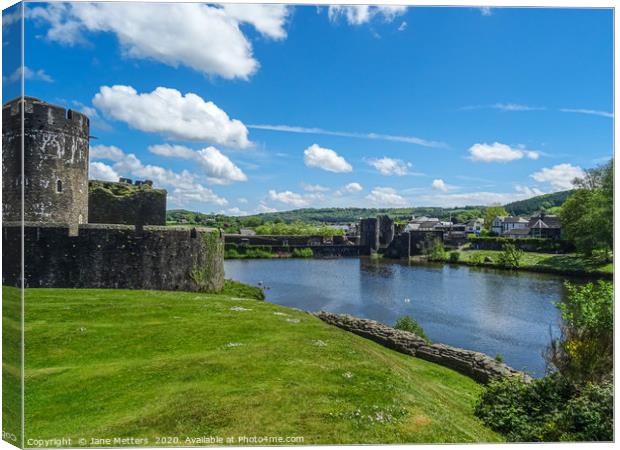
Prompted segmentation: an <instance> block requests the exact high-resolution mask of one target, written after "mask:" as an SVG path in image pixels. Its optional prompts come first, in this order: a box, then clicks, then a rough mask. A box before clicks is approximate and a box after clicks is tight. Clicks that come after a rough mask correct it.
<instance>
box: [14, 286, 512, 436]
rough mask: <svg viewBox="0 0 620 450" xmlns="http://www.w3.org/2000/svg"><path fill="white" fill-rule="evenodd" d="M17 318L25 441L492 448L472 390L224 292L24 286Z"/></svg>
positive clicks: (405, 359) (432, 369)
mask: <svg viewBox="0 0 620 450" xmlns="http://www.w3.org/2000/svg"><path fill="white" fill-rule="evenodd" d="M11 291H13V292H15V291H14V290H13V289H11V288H3V293H4V299H5V303H7V302H8V303H9V305H8V307H7V308H5V313H8V314H9V315H10V314H13V312H14V311H17V310H18V307H17V306H16V305H13V303H15V302H18V301H19V300H18V297H17V296H14V295H11V294H12V292H11ZM236 292H237V294H239V295H242V292H241V290H239V289H238V290H237V291H236ZM26 314H27V320H26V328H25V335H26V348H27V349H28V350H27V354H26V398H25V403H26V424H27V426H26V439H28V438H37V439H44V438H53V437H58V436H71V437H73V438H79V437H87V438H90V437H92V436H96V437H102V438H107V437H110V438H111V437H135V438H139V437H143V438H148V439H149V442H148V443H146V444H145V445H149V446H153V445H158V443H157V440H156V439H157V437H158V436H159V437H161V436H172V437H178V438H179V439H180V441H179V442H171V445H192V441H185V439H186V437H188V436H189V437H201V436H222V437H228V436H235V437H237V436H282V437H285V436H301V437H303V439H304V443H305V444H327V443H333V444H335V443H407V442H484V441H496V440H498V439H500V437H499V436H498V435H497V434H495V433H493V432H491V431H490V430H489V429H487V428H485V427H484V426H483V425H482V424H481V423H480V422H479V421H478V420H477V419H476V418H475V417H474V416H473V405H474V401H475V399H476V398H477V396H478V395H479V393H480V391H481V386H479V385H477V384H476V383H474V382H473V381H472V380H470V379H468V378H466V377H464V376H462V375H459V374H457V373H456V372H453V371H451V370H449V369H446V368H443V367H440V366H437V365H435V364H432V363H429V362H426V361H423V360H419V359H415V358H412V357H410V356H406V355H402V354H400V353H396V352H394V351H392V350H389V349H387V348H384V347H381V346H379V345H378V344H375V343H374V342H371V341H368V340H366V339H363V338H361V337H359V336H356V335H354V334H351V333H347V332H345V331H343V330H340V329H338V328H335V327H331V326H329V325H327V324H325V323H323V322H322V321H320V320H319V319H317V318H315V317H313V316H311V315H309V314H307V313H304V312H302V311H299V310H292V309H288V308H285V307H281V306H277V305H274V304H270V303H267V302H262V301H256V300H253V299H248V298H242V297H240V296H231V295H209V294H199V293H184V292H153V291H124V290H86V289H84V290H78V289H31V290H27V291H26ZM10 320H15V318H10ZM6 323H7V322H5V326H6ZM7 331H9V330H8V329H6V331H5V333H6V332H7ZM5 338H6V334H5ZM7 356H8V355H7ZM7 370H17V368H15V367H12V368H11V367H7ZM194 443H195V444H198V443H196V442H194ZM234 443H235V444H236V445H238V444H239V442H238V441H236V440H235V442H234ZM73 445H78V444H77V441H74V444H73ZM82 446H83V444H82Z"/></svg>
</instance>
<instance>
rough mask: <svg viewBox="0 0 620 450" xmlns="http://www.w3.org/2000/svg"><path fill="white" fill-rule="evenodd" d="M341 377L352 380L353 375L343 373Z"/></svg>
mask: <svg viewBox="0 0 620 450" xmlns="http://www.w3.org/2000/svg"><path fill="white" fill-rule="evenodd" d="M342 376H343V377H345V378H347V379H351V378H353V374H352V373H351V372H345V373H343V374H342Z"/></svg>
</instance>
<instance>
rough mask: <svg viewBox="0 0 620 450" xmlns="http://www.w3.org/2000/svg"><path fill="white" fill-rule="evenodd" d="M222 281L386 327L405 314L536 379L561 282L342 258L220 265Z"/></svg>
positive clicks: (437, 336)
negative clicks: (223, 272) (260, 285)
mask: <svg viewBox="0 0 620 450" xmlns="http://www.w3.org/2000/svg"><path fill="white" fill-rule="evenodd" d="M225 264H226V277H227V278H231V279H234V280H239V281H242V282H245V283H249V284H253V285H256V284H258V283H259V282H263V283H264V284H265V285H266V286H268V288H269V289H268V290H267V292H266V294H267V300H268V301H270V302H273V303H278V304H280V305H284V306H290V307H295V308H301V309H305V310H308V311H317V310H321V309H323V310H326V311H332V312H337V313H348V314H352V315H355V316H358V317H364V318H368V319H374V320H378V321H380V322H383V323H386V324H389V325H392V324H394V322H395V321H396V320H397V319H398V318H399V317H400V316H403V315H405V314H409V315H411V316H412V317H413V318H414V319H416V320H417V321H418V322H419V323H420V324H421V325H422V327H423V328H424V330H425V331H426V334H427V335H428V336H429V337H430V338H431V339H432V340H433V341H436V342H441V343H445V344H450V345H453V346H457V347H462V348H466V349H471V350H477V351H481V352H484V353H487V354H488V355H491V356H495V355H497V354H501V355H502V356H503V357H504V360H505V362H506V363H507V364H509V365H511V366H513V367H515V368H518V369H522V370H527V371H528V372H530V373H532V374H534V375H537V376H540V375H543V373H544V369H545V363H544V359H543V357H542V353H543V352H544V349H545V347H546V346H547V344H548V343H549V340H550V336H551V335H552V334H553V335H557V334H558V321H559V313H558V310H557V308H555V306H554V303H555V302H558V301H560V300H561V299H562V297H563V295H565V289H564V287H563V280H564V278H563V277H559V276H554V275H547V274H536V273H526V272H516V273H513V272H506V271H498V270H491V269H481V268H473V267H466V266H448V265H437V266H434V265H428V266H427V265H424V266H420V265H412V266H410V265H408V264H407V263H399V262H394V261H390V262H386V261H382V260H369V259H366V258H360V259H356V258H345V259H332V260H315V259H308V260H304V259H274V260H252V261H242V260H229V261H226V263H225Z"/></svg>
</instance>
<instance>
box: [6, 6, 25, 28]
mask: <svg viewBox="0 0 620 450" xmlns="http://www.w3.org/2000/svg"><path fill="white" fill-rule="evenodd" d="M9 9H10V8H6V9H5V10H4V11H2V29H3V30H5V29H6V28H7V27H9V26H10V25H13V24H14V23H17V22H18V21H20V20H21V18H22V10H21V7H19V6H18V7H15V8H13V11H11V12H8V11H9Z"/></svg>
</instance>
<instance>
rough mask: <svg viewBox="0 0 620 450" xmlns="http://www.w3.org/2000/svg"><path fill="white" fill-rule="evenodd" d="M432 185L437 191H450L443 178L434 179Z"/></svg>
mask: <svg viewBox="0 0 620 450" xmlns="http://www.w3.org/2000/svg"><path fill="white" fill-rule="evenodd" d="M431 187H432V188H433V189H435V190H436V191H442V192H447V191H448V186H447V185H446V183H445V182H444V181H443V180H442V179H436V180H433V183H432V184H431Z"/></svg>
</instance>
